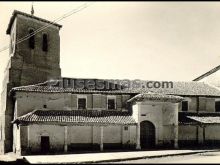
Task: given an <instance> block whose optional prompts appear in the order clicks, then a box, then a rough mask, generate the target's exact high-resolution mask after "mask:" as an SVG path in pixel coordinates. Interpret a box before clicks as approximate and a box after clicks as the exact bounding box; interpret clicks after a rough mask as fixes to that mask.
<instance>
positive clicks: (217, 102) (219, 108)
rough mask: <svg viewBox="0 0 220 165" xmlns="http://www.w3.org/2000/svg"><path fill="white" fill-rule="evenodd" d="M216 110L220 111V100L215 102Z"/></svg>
mask: <svg viewBox="0 0 220 165" xmlns="http://www.w3.org/2000/svg"><path fill="white" fill-rule="evenodd" d="M215 112H220V101H216V102H215Z"/></svg>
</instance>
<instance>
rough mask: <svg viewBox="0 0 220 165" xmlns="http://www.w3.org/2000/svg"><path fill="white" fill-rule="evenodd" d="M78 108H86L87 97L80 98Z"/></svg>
mask: <svg viewBox="0 0 220 165" xmlns="http://www.w3.org/2000/svg"><path fill="white" fill-rule="evenodd" d="M78 109H86V98H78Z"/></svg>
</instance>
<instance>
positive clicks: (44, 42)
mask: <svg viewBox="0 0 220 165" xmlns="http://www.w3.org/2000/svg"><path fill="white" fill-rule="evenodd" d="M42 50H43V51H45V52H47V51H48V37H47V34H43V44H42Z"/></svg>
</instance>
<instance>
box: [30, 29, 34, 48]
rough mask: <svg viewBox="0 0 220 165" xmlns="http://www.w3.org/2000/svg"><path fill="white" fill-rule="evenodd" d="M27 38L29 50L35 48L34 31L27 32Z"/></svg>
mask: <svg viewBox="0 0 220 165" xmlns="http://www.w3.org/2000/svg"><path fill="white" fill-rule="evenodd" d="M29 36H30V38H29V47H30V48H31V49H34V47H35V38H34V30H33V29H30V30H29Z"/></svg>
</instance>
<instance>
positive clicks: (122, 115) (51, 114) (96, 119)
mask: <svg viewBox="0 0 220 165" xmlns="http://www.w3.org/2000/svg"><path fill="white" fill-rule="evenodd" d="M12 123H17V124H31V123H39V124H51V123H53V124H68V125H136V122H135V120H134V119H133V117H132V116H131V114H130V113H129V112H123V111H116V110H115V111H114V110H111V111H109V110H103V111H98V110H44V109H42V110H34V111H32V112H30V113H27V114H25V115H23V116H20V117H18V118H17V119H15V120H14V121H13V122H12Z"/></svg>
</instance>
